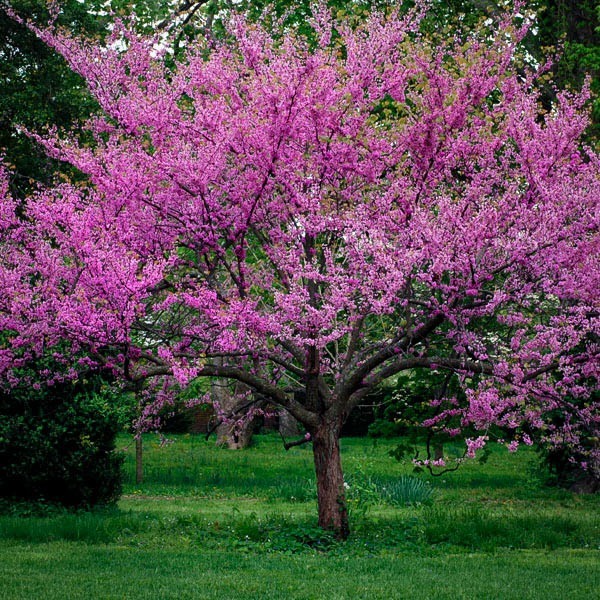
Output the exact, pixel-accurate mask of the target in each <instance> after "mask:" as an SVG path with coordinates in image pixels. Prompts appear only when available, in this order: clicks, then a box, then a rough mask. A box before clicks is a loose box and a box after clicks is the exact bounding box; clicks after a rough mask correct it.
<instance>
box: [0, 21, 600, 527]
mask: <svg viewBox="0 0 600 600" xmlns="http://www.w3.org/2000/svg"><path fill="white" fill-rule="evenodd" d="M420 17H421V14H420V13H419V12H418V11H416V12H412V13H410V14H409V15H408V16H405V17H401V16H398V15H394V14H392V15H390V16H389V17H387V18H386V17H383V16H381V15H380V14H378V13H374V14H373V15H371V16H370V17H369V18H368V19H367V20H365V21H364V22H362V23H360V24H358V25H357V26H356V27H350V26H348V25H347V24H345V23H344V22H341V23H335V22H334V21H333V20H332V19H331V17H330V15H329V13H328V12H327V11H324V10H320V11H318V12H317V14H316V15H315V18H314V20H313V21H312V27H313V29H314V31H315V34H314V36H311V37H310V38H309V39H308V40H307V39H306V38H305V37H304V36H302V35H301V34H298V33H296V32H294V30H290V31H289V35H288V36H286V38H285V39H279V38H275V39H274V37H273V36H272V35H271V34H270V33H269V31H267V30H265V29H264V28H262V27H261V26H260V25H252V24H249V23H248V22H247V21H244V20H243V19H239V20H235V21H234V22H233V25H232V28H231V30H230V36H229V37H228V38H227V41H225V42H222V43H220V42H218V41H215V40H209V41H208V42H207V43H203V42H202V41H200V42H198V43H197V44H194V45H190V46H188V48H187V49H186V52H185V55H184V56H182V57H181V59H180V60H176V61H175V63H174V64H170V65H167V64H166V63H165V62H164V61H162V60H160V58H161V57H160V51H159V50H157V45H156V42H157V40H156V38H154V39H150V40H148V39H146V38H142V37H139V36H137V35H136V34H135V33H132V32H131V31H128V30H127V29H126V28H124V27H121V26H119V25H118V24H117V26H116V27H115V29H114V31H113V33H112V34H111V36H110V37H109V38H108V39H107V47H105V48H98V46H97V44H96V43H93V44H92V43H89V42H85V41H82V40H77V39H74V38H72V37H71V36H70V35H63V34H61V33H60V32H59V31H56V30H37V29H36V32H37V34H38V35H39V36H40V37H41V38H42V39H43V40H45V41H46V42H47V43H49V44H50V45H52V46H53V47H54V48H55V49H57V50H59V51H60V52H61V54H63V56H65V58H66V59H67V60H68V61H69V64H70V65H71V67H72V68H73V69H74V70H76V71H77V72H78V73H80V74H81V75H82V76H83V77H84V78H85V79H86V81H87V82H88V85H89V87H90V90H91V92H92V94H93V95H94V97H95V98H96V100H97V102H98V103H99V105H100V106H101V108H102V110H103V111H104V114H105V116H104V117H98V118H93V119H92V120H91V121H90V122H89V123H88V126H87V131H86V134H87V135H89V136H91V137H92V138H93V140H94V143H93V144H91V145H83V144H80V143H79V142H78V140H77V139H76V138H74V137H73V136H69V135H68V134H67V135H65V136H61V135H59V134H56V135H50V136H47V137H39V136H36V139H37V140H38V141H39V142H40V143H41V144H42V145H43V146H44V147H45V148H46V150H47V151H48V152H49V153H50V155H51V156H53V157H55V158H59V159H61V160H64V161H67V162H69V163H70V164H72V165H73V166H74V167H76V168H77V169H78V170H79V171H81V172H82V173H84V174H85V175H86V177H87V180H88V181H89V185H87V184H86V185H69V184H63V185H59V186H56V187H55V188H53V189H49V190H47V191H45V192H40V193H38V194H37V195H35V196H34V197H32V198H31V199H30V200H29V201H28V203H27V206H26V208H25V214H26V217H27V219H26V220H25V221H20V222H19V221H15V220H13V221H12V222H11V220H10V206H11V204H10V203H9V204H8V205H7V206H8V207H9V209H8V210H7V217H6V226H5V227H4V242H3V244H2V249H3V252H4V256H3V263H2V272H1V276H2V277H3V278H4V279H5V281H8V280H9V279H12V281H13V282H14V283H16V284H18V285H15V286H12V287H5V289H13V288H14V290H15V291H14V292H13V293H12V294H10V295H7V296H6V297H5V298H3V307H2V308H3V311H2V312H0V317H1V319H2V320H1V321H0V326H1V327H2V329H4V330H7V331H9V330H10V331H12V332H14V333H13V335H12V336H11V338H10V340H8V342H7V343H6V344H5V346H4V349H3V351H2V354H1V356H0V358H1V359H2V363H1V366H2V368H3V369H4V370H5V373H6V376H7V377H10V376H11V372H12V369H13V368H14V353H13V350H12V348H14V347H18V346H21V345H26V346H27V347H28V348H29V349H30V351H31V352H32V353H34V354H35V353H40V352H42V351H44V350H45V349H48V348H53V347H58V344H59V342H60V343H64V340H68V341H69V343H70V345H71V347H70V353H69V352H67V353H65V352H63V355H64V356H65V357H68V356H69V354H71V355H74V353H80V352H84V353H85V355H86V358H85V360H83V362H84V363H88V362H90V361H92V362H93V363H94V364H97V365H102V366H104V367H105V368H108V369H111V370H112V372H113V373H114V374H116V375H119V376H121V377H123V378H124V379H126V380H128V381H130V382H131V383H132V384H136V383H137V382H140V381H144V380H148V379H151V378H154V377H164V376H166V375H168V376H173V377H174V378H175V379H176V380H177V382H178V383H179V385H181V386H185V385H186V384H187V383H188V382H189V381H192V380H194V379H195V378H198V377H204V376H207V377H218V378H227V379H230V380H233V381H236V382H239V383H241V384H243V385H245V386H247V387H249V388H251V389H253V390H254V391H255V392H256V393H257V394H260V396H261V397H262V398H268V399H269V401H271V402H272V403H274V404H276V405H278V406H280V407H283V408H285V409H286V410H287V411H288V412H290V413H291V414H292V415H293V416H294V417H295V418H296V419H297V420H299V421H300V422H301V423H302V424H303V425H304V427H305V428H306V430H307V432H308V435H307V438H306V440H308V439H310V441H311V442H312V445H313V454H314V462H315V470H316V476H317V491H318V504H319V524H320V525H321V526H323V527H329V528H332V529H334V530H335V531H336V532H337V534H338V535H339V536H340V537H345V536H346V535H347V534H348V518H347V510H346V504H345V498H344V485H343V473H342V468H341V461H340V453H339V435H340V431H341V428H342V425H343V423H344V422H345V421H346V419H347V418H348V415H349V414H350V413H351V412H352V410H353V409H354V408H355V407H356V405H357V404H358V403H359V402H360V401H361V399H362V398H363V397H364V396H365V395H366V394H367V393H369V392H370V391H371V390H373V389H374V388H376V387H377V386H378V385H379V384H380V383H381V382H383V381H385V380H386V379H387V378H389V377H391V376H394V375H396V374H398V373H401V372H403V371H406V370H411V369H415V368H432V369H444V370H450V371H453V372H456V373H457V374H458V375H459V376H460V377H461V378H462V379H463V382H464V384H465V387H466V397H467V404H466V406H457V407H456V408H455V410H456V415H460V416H461V426H467V425H468V426H473V427H475V428H477V429H478V430H480V431H483V432H485V431H486V430H487V429H488V428H489V426H490V425H491V424H493V423H498V424H501V425H506V424H509V423H512V422H516V423H528V424H529V425H530V426H531V427H540V426H541V423H542V419H541V417H542V415H543V414H545V413H547V412H548V411H551V410H555V409H556V408H557V407H560V408H561V409H562V410H570V405H569V397H572V396H573V394H574V393H577V395H578V396H582V395H583V396H585V395H586V394H587V393H588V391H587V390H588V387H589V382H590V381H591V382H593V385H596V383H595V382H596V381H597V375H598V344H597V337H594V335H596V336H597V333H598V297H597V293H596V292H597V288H598V282H599V277H598V264H599V261H598V260H597V259H598V243H599V238H598V214H597V198H598V194H599V192H600V178H599V171H598V157H597V156H596V155H595V154H594V153H593V151H592V150H590V149H585V150H583V149H580V148H579V143H578V140H579V139H580V137H581V135H582V133H583V132H584V130H585V128H586V126H587V124H588V121H587V119H586V117H585V115H583V114H582V113H581V109H582V108H583V106H584V104H585V103H586V102H587V100H588V94H587V93H586V92H584V93H583V94H581V95H576V94H567V93H560V94H558V95H557V100H556V104H555V105H554V106H553V109H552V111H551V112H548V113H546V114H542V115H540V105H539V103H538V100H539V98H538V96H537V94H536V92H535V80H536V75H535V74H534V73H530V72H528V71H527V68H526V66H525V65H520V62H519V55H518V53H517V51H516V48H517V44H518V42H519V40H521V39H522V38H523V36H524V35H525V32H526V28H525V27H522V26H521V25H520V24H519V18H518V17H517V16H514V17H511V16H508V17H505V18H504V20H503V21H502V22H501V24H499V25H496V26H495V27H496V33H495V35H492V34H491V33H490V32H489V31H485V32H483V33H482V35H481V36H475V35H468V36H465V38H464V39H462V40H460V39H458V37H457V38H454V39H451V40H450V41H447V40H443V39H441V38H434V39H433V40H429V39H428V38H426V37H424V36H423V35H421V34H420V33H419V28H418V23H419V21H420ZM514 21H516V22H517V24H516V25H514V24H513V22H514ZM34 29H35V28H34ZM117 42H118V44H117ZM123 46H125V50H120V49H119V47H123ZM524 73H525V75H524ZM548 308H551V309H552V310H548ZM80 362H81V361H80ZM74 367H75V368H76V367H77V365H74ZM290 390H292V391H293V390H302V391H303V395H302V396H301V395H299V394H294V393H290ZM571 408H572V409H573V415H574V417H576V418H574V419H572V420H571V421H570V423H569V427H570V432H571V434H572V435H573V436H574V438H576V437H577V430H578V428H597V427H598V410H597V408H598V407H597V405H596V404H594V403H590V404H589V405H588V406H586V407H584V408H583V409H581V408H579V407H571ZM467 443H468V453H469V454H474V452H475V451H476V449H477V448H479V447H481V446H482V445H483V444H484V443H485V434H482V435H481V436H479V437H478V438H477V439H474V440H467ZM594 452H596V450H594V451H592V453H591V454H590V453H588V454H587V455H588V456H589V459H590V460H597V452H596V454H594Z"/></svg>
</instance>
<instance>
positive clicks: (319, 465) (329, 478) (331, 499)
mask: <svg viewBox="0 0 600 600" xmlns="http://www.w3.org/2000/svg"><path fill="white" fill-rule="evenodd" d="M340 430H341V425H337V424H334V423H328V422H327V421H325V422H324V423H323V424H322V425H321V426H320V427H319V428H317V429H316V431H314V433H313V434H312V442H313V455H314V461H315V473H316V476H317V501H318V509H319V526H320V527H322V528H324V529H330V530H332V531H334V532H335V534H336V537H337V538H338V539H342V540H344V539H346V538H347V537H348V535H349V533H350V527H349V523H348V507H347V505H346V494H345V490H344V475H343V473H342V462H341V457H340Z"/></svg>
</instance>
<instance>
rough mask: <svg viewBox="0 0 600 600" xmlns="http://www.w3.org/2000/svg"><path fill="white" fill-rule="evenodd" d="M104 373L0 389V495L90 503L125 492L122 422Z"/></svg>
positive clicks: (106, 500) (9, 498) (79, 505)
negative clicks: (119, 443) (118, 449)
mask: <svg viewBox="0 0 600 600" xmlns="http://www.w3.org/2000/svg"><path fill="white" fill-rule="evenodd" d="M116 404H117V403H116V402H115V398H114V392H112V391H111V389H110V388H109V387H107V386H105V385H104V384H103V383H102V382H101V381H100V380H99V379H96V378H94V379H93V380H92V381H89V382H83V381H79V382H70V381H66V382H64V383H55V384H54V385H52V386H47V385H46V384H42V385H41V386H40V388H39V390H37V391H36V390H34V389H33V388H30V389H22V388H21V389H17V388H15V389H12V390H2V391H0V415H2V419H1V421H0V497H1V498H2V499H3V500H4V502H3V503H4V505H5V508H6V506H7V505H8V506H10V504H11V503H12V502H15V501H16V502H19V501H26V502H40V503H42V504H43V503H51V504H54V503H56V504H60V505H63V506H66V507H70V508H90V507H92V506H95V505H98V504H109V503H113V502H115V501H116V500H117V499H118V498H119V496H120V493H121V464H122V462H123V456H122V455H119V454H117V453H115V451H114V450H115V438H116V435H117V433H118V432H119V430H120V429H121V426H122V424H121V423H120V419H119V416H120V415H119V412H118V410H116V409H115V405H116Z"/></svg>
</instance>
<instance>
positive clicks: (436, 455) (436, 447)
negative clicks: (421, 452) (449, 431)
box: [433, 441, 444, 460]
mask: <svg viewBox="0 0 600 600" xmlns="http://www.w3.org/2000/svg"><path fill="white" fill-rule="evenodd" d="M443 458H444V442H440V441H436V442H434V444H433V460H443Z"/></svg>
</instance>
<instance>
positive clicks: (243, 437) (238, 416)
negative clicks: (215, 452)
mask: <svg viewBox="0 0 600 600" xmlns="http://www.w3.org/2000/svg"><path fill="white" fill-rule="evenodd" d="M211 387H212V389H211V396H212V398H213V400H216V401H217V402H218V403H219V405H220V407H221V411H222V412H223V413H225V414H226V415H232V417H231V421H230V422H225V423H221V425H219V426H218V427H217V446H223V447H227V448H229V449H231V450H240V449H242V448H247V447H248V446H249V445H250V442H251V441H252V436H253V434H254V428H255V426H256V421H257V419H256V418H247V417H246V413H247V409H244V408H243V407H244V406H245V405H246V404H247V403H248V401H247V399H240V397H239V395H238V394H241V393H242V392H243V391H245V389H244V387H243V386H242V385H241V384H238V385H236V389H235V392H232V391H231V389H230V388H229V385H228V383H227V382H226V381H224V380H220V379H215V380H213V381H212V382H211ZM238 409H239V410H238Z"/></svg>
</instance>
